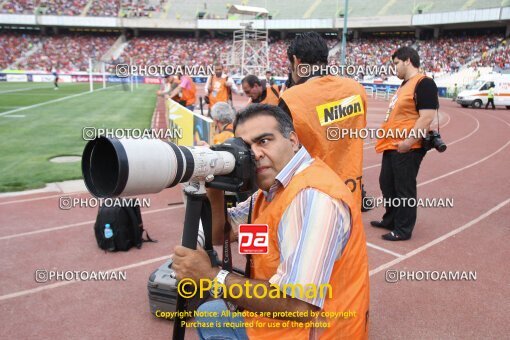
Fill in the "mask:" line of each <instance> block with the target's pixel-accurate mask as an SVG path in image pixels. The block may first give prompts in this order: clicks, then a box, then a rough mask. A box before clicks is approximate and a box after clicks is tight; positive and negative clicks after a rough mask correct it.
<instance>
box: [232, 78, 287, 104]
mask: <svg viewBox="0 0 510 340" xmlns="http://www.w3.org/2000/svg"><path fill="white" fill-rule="evenodd" d="M241 87H242V89H243V92H244V94H246V96H247V97H249V98H250V99H249V101H248V104H258V103H259V104H270V105H278V101H279V98H280V87H279V86H278V85H272V86H267V87H265V86H263V85H262V82H261V81H260V79H259V77H257V76H255V75H253V74H250V75H247V76H246V77H244V78H243V80H241Z"/></svg>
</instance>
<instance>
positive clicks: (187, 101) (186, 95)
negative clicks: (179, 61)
mask: <svg viewBox="0 0 510 340" xmlns="http://www.w3.org/2000/svg"><path fill="white" fill-rule="evenodd" d="M177 77H178V79H179V82H178V86H177V87H176V88H174V89H173V90H172V92H171V93H170V95H169V96H170V98H174V97H178V98H179V100H178V102H179V104H181V105H182V106H185V107H186V108H187V109H188V110H190V111H193V110H194V109H195V102H196V100H197V97H196V94H197V88H196V86H195V83H194V82H193V79H191V77H188V76H186V75H178V76H177Z"/></svg>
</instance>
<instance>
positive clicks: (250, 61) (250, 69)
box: [226, 5, 269, 77]
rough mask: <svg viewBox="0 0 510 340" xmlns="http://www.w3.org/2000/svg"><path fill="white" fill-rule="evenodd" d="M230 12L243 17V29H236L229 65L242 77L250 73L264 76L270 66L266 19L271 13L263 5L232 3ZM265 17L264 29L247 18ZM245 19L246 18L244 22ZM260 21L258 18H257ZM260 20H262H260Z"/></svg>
mask: <svg viewBox="0 0 510 340" xmlns="http://www.w3.org/2000/svg"><path fill="white" fill-rule="evenodd" d="M228 13H229V14H238V15H241V16H242V18H243V22H242V23H241V27H242V29H240V30H236V31H234V39H233V44H232V48H231V53H230V56H228V57H227V62H226V64H227V66H229V67H231V68H233V69H237V70H238V73H240V75H241V77H244V76H245V75H248V74H254V75H257V76H262V75H263V74H264V73H265V72H266V70H267V69H268V67H269V46H268V41H267V38H268V32H267V28H266V20H267V17H268V15H269V12H268V11H267V9H265V8H262V7H252V6H239V5H232V6H231V7H230V9H229V10H228ZM247 17H252V18H255V19H261V18H262V19H264V25H263V29H257V28H254V27H253V26H260V25H257V24H255V25H254V21H248V20H246V19H245V18H247ZM244 20H246V21H245V22H244ZM256 21H258V20H256ZM259 22H260V21H259Z"/></svg>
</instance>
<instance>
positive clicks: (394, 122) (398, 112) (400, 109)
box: [375, 74, 426, 153]
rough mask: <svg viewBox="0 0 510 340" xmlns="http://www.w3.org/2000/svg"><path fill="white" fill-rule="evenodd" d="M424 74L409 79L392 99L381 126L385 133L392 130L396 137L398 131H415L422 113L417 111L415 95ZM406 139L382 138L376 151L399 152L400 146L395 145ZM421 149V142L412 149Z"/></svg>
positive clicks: (378, 141)
mask: <svg viewBox="0 0 510 340" xmlns="http://www.w3.org/2000/svg"><path fill="white" fill-rule="evenodd" d="M425 77H426V76H425V75H423V74H417V75H415V76H414V77H412V78H411V79H409V80H408V81H407V82H406V83H405V84H404V85H403V86H400V87H399V88H398V90H397V93H395V94H394V95H393V98H391V101H390V106H389V108H388V111H387V112H386V117H385V118H384V122H383V124H382V126H381V129H383V130H384V131H388V130H392V131H395V133H394V134H393V135H396V131H397V130H398V131H402V132H403V131H410V130H412V129H413V127H414V124H416V121H417V120H418V118H420V113H419V112H418V110H416V102H415V101H414V93H415V90H416V86H417V85H418V83H419V82H420V81H421V80H422V79H423V78H425ZM404 139H405V138H380V139H378V140H377V143H376V144H375V151H376V152H378V153H381V152H383V151H384V150H397V149H398V146H397V145H394V144H393V143H398V142H401V141H403V140H404ZM419 148H421V140H419V141H417V142H416V143H414V144H413V146H411V149H419Z"/></svg>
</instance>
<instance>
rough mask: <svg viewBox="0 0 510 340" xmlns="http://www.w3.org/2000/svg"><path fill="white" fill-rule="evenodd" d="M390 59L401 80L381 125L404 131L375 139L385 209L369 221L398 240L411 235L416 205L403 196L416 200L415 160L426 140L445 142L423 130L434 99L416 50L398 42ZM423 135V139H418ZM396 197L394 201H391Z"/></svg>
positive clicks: (428, 143) (433, 109)
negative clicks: (404, 136) (422, 72)
mask: <svg viewBox="0 0 510 340" xmlns="http://www.w3.org/2000/svg"><path fill="white" fill-rule="evenodd" d="M392 59H393V62H394V64H395V65H396V69H397V76H398V78H400V79H403V80H404V81H403V82H402V84H401V85H400V87H399V89H398V91H397V93H395V95H394V96H393V98H392V99H391V102H390V105H389V108H388V111H387V113H386V117H385V119H384V122H383V124H382V129H384V130H385V131H386V132H391V131H396V130H399V131H406V132H407V133H408V136H407V138H400V139H399V138H388V135H389V134H387V135H385V138H381V139H379V140H378V141H377V144H376V146H375V150H376V151H377V152H378V153H381V152H382V153H383V158H382V164H381V173H380V175H379V185H380V187H381V191H382V194H383V198H384V202H385V209H386V212H385V214H384V216H383V219H382V221H372V222H370V224H371V225H372V226H374V227H378V228H384V229H388V230H391V231H390V232H389V233H387V234H384V235H382V238H383V239H385V240H387V241H403V240H408V239H410V238H411V234H412V232H413V228H414V225H415V223H416V211H417V208H416V205H414V206H410V205H409V204H407V206H406V204H405V202H409V201H408V199H410V198H414V199H415V200H416V177H417V176H418V170H419V168H420V164H421V161H422V159H423V157H424V156H425V154H426V152H427V149H430V148H431V146H433V147H435V148H436V149H438V151H440V152H442V151H444V150H445V149H446V146H445V145H444V143H443V142H442V141H441V139H440V136H439V134H438V133H437V132H435V131H430V132H429V130H430V124H431V123H432V121H433V120H434V117H435V115H436V113H437V109H438V108H439V100H438V96H437V86H436V84H435V82H434V80H432V79H431V78H428V77H426V76H425V75H423V74H420V73H419V67H420V57H419V56H418V52H416V50H414V49H412V48H410V47H401V48H399V49H398V50H397V51H396V52H395V53H394V54H393V55H392ZM424 134H426V137H425V136H423V135H424ZM392 137H394V136H392ZM399 137H402V136H399ZM424 137H425V140H422V139H423V138H424ZM425 144H426V145H425ZM397 200H398V201H399V203H393V202H396V201H397ZM387 202H392V203H391V204H388V203H387Z"/></svg>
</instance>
